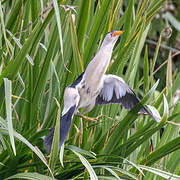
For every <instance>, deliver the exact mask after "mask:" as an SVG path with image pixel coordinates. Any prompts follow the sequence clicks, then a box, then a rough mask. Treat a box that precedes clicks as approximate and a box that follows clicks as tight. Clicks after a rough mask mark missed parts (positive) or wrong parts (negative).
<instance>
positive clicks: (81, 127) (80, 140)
mask: <svg viewBox="0 0 180 180" xmlns="http://www.w3.org/2000/svg"><path fill="white" fill-rule="evenodd" d="M80 121H81V126H80V130H79V129H78V127H77V126H76V125H75V124H74V128H75V129H76V132H77V133H76V135H75V138H74V141H73V144H75V143H76V140H77V138H78V136H79V142H78V145H79V147H80V145H81V144H82V135H83V123H82V118H81V119H80Z"/></svg>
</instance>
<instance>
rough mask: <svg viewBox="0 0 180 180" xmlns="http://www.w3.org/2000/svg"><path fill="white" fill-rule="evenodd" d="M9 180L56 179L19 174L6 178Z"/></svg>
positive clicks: (34, 174)
mask: <svg viewBox="0 0 180 180" xmlns="http://www.w3.org/2000/svg"><path fill="white" fill-rule="evenodd" d="M8 179H29V180H42V179H43V180H54V178H52V177H49V176H45V175H42V174H39V173H30V172H29V173H18V174H16V175H13V176H10V177H8V178H6V180H8Z"/></svg>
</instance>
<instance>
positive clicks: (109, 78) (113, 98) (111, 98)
mask: <svg viewBox="0 0 180 180" xmlns="http://www.w3.org/2000/svg"><path fill="white" fill-rule="evenodd" d="M139 102H140V99H139V98H138V97H137V96H136V94H135V93H134V91H133V90H132V89H131V88H130V87H129V86H128V85H127V84H126V83H125V82H124V80H123V79H122V78H120V77H118V76H115V75H111V74H108V75H104V85H103V88H102V89H101V92H100V93H99V95H98V96H97V98H96V104H100V105H106V104H121V105H122V106H123V107H124V108H125V109H127V110H131V109H132V108H133V107H134V106H135V105H136V104H138V103H139ZM139 112H141V113H147V114H149V115H151V116H152V117H153V119H154V120H155V121H157V119H156V118H155V117H154V116H153V115H152V113H151V112H150V111H149V110H148V109H147V108H146V107H145V106H143V105H142V108H141V110H140V111H139Z"/></svg>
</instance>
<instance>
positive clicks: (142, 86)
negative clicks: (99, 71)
mask: <svg viewBox="0 0 180 180" xmlns="http://www.w3.org/2000/svg"><path fill="white" fill-rule="evenodd" d="M0 22H1V23H0V54H1V59H0V142H1V143H0V177H1V179H15V178H17V179H89V178H90V179H148V180H149V179H158V180H159V179H180V150H179V149H180V137H179V123H180V102H179V101H177V102H176V103H175V99H176V98H178V96H179V91H177V90H178V88H179V87H180V71H179V68H180V63H179V60H180V50H179V47H180V33H179V32H180V4H179V1H178V0H174V1H166V0H139V1H136V0H129V1H123V0H112V1H109V0H95V1H94V0H86V1H83V0H81V1H80V0H73V1H70V0H65V1H63V0H59V1H56V0H52V1H49V0H43V1H42V0H40V1H36V0H31V1H28V0H17V1H13V0H1V1H0ZM121 28H123V29H124V31H125V32H124V33H123V35H122V36H121V39H120V41H119V43H118V44H117V46H116V47H115V49H114V52H113V56H112V64H111V66H110V67H109V69H108V72H107V73H112V74H116V75H119V76H122V77H123V78H124V79H125V81H126V82H127V83H128V84H129V85H130V86H131V87H132V88H133V89H134V90H135V92H136V93H137V94H139V96H140V97H144V98H143V99H142V101H141V102H142V104H145V103H146V104H150V105H152V106H154V107H155V108H157V110H158V111H159V113H160V115H161V116H162V120H161V122H160V123H155V122H154V121H153V120H152V118H151V117H147V116H142V115H141V116H139V115H136V113H134V112H135V111H136V112H137V109H135V110H133V111H132V112H127V111H126V110H124V109H122V108H121V107H120V106H118V105H108V106H105V107H96V108H94V109H93V110H92V111H91V112H89V113H88V114H87V115H88V116H89V117H97V116H99V115H102V116H101V117H99V119H98V121H96V122H87V121H86V120H85V119H80V118H79V117H74V119H73V125H72V127H71V130H70V133H69V136H68V139H67V141H66V143H65V147H64V151H63V152H61V153H60V154H59V152H58V148H57V147H58V124H59V115H60V112H61V109H62V107H63V92H64V88H65V87H66V86H67V85H69V84H70V83H72V82H73V80H75V78H77V77H78V75H79V74H80V73H81V72H82V71H83V70H84V68H85V67H86V66H87V64H88V63H89V61H90V60H91V59H92V57H93V56H94V55H95V53H97V51H98V49H99V47H100V45H101V42H102V40H103V38H104V36H105V35H106V33H107V32H108V31H110V30H115V29H117V30H118V29H121ZM158 79H159V80H158ZM55 124H57V126H56V127H57V128H56V133H57V136H55V138H54V141H53V151H51V153H50V155H48V154H46V152H45V150H44V146H43V138H44V136H45V135H47V134H48V132H49V128H50V127H53V126H54V125H55ZM75 127H76V128H75ZM162 127H164V132H163V135H162V137H161V138H160V133H159V132H160V129H161V128H162ZM59 159H60V160H59Z"/></svg>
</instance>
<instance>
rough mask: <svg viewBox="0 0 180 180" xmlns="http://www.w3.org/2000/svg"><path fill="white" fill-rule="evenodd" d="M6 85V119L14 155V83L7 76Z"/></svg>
mask: <svg viewBox="0 0 180 180" xmlns="http://www.w3.org/2000/svg"><path fill="white" fill-rule="evenodd" d="M4 86H5V100H6V119H7V126H8V132H9V136H10V141H11V146H12V149H13V152H14V155H16V147H15V142H14V134H13V123H12V109H11V105H12V100H11V96H12V85H11V81H10V80H8V79H7V78H4Z"/></svg>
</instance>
